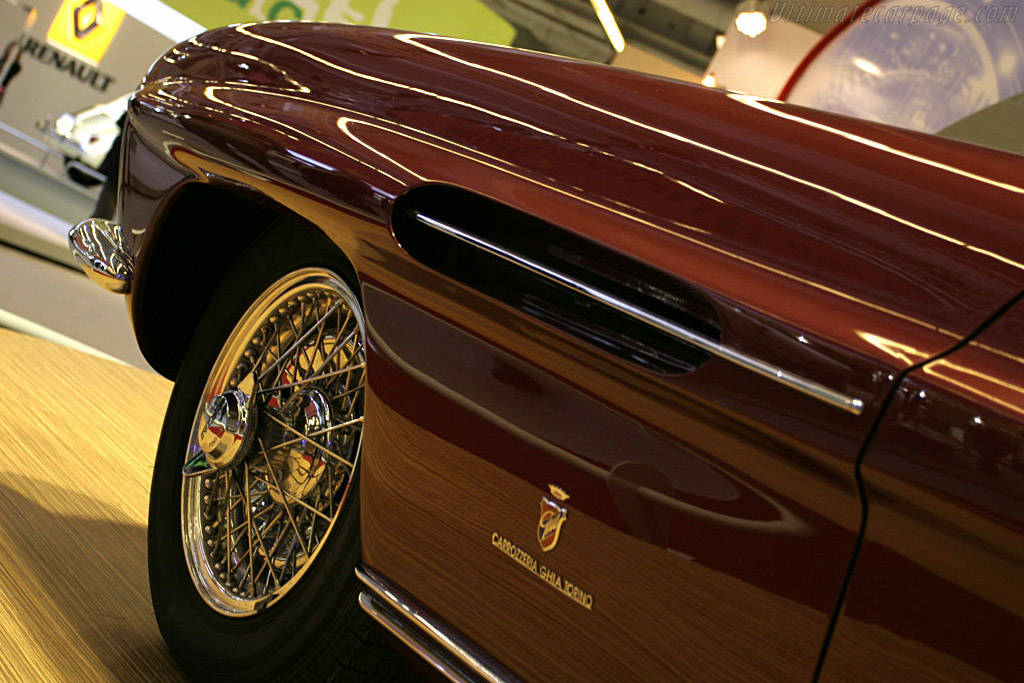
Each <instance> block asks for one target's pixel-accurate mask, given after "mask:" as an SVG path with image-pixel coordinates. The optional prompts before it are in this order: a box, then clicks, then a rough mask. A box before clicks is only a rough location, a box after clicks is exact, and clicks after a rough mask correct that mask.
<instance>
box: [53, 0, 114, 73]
mask: <svg viewBox="0 0 1024 683" xmlns="http://www.w3.org/2000/svg"><path fill="white" fill-rule="evenodd" d="M122 21H124V10H122V9H121V8H120V7H117V6H116V5H114V4H113V3H110V2H105V1H104V0H64V1H63V2H62V3H61V5H60V9H58V10H57V15H56V16H55V17H54V18H53V22H52V23H51V24H50V29H49V30H48V31H47V32H46V42H48V43H50V44H51V45H54V46H56V47H59V48H60V49H61V50H63V51H64V52H68V53H70V54H71V55H73V56H75V57H77V58H78V59H80V60H82V61H84V62H88V63H90V64H93V65H96V64H99V63H100V60H102V59H103V55H105V54H106V53H107V48H109V47H110V43H111V42H113V40H114V36H115V35H116V34H117V30H118V29H119V28H120V27H121V22H122Z"/></svg>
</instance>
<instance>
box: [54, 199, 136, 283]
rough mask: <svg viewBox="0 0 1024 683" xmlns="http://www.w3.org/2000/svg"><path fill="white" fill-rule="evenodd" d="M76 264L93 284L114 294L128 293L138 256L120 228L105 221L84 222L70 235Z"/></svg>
mask: <svg viewBox="0 0 1024 683" xmlns="http://www.w3.org/2000/svg"><path fill="white" fill-rule="evenodd" d="M68 246H69V247H70V248H71V254H72V256H74V257H75V261H76V262H77V263H78V265H79V266H80V267H81V268H82V270H83V271H85V274H86V275H88V276H89V279H91V280H92V281H93V282H95V283H96V284H98V285H99V286H101V287H103V288H104V289H106V290H109V291H111V292H114V293H115V294H127V293H128V292H130V291H131V289H132V279H133V278H134V277H135V254H133V253H132V250H131V249H130V248H129V247H128V245H127V244H125V242H124V238H123V236H122V234H121V226H120V225H118V224H117V223H114V222H113V221H108V220H104V219H102V218H90V219H88V220H84V221H82V222H81V223H79V224H78V225H76V226H75V227H73V228H71V231H70V232H69V233H68Z"/></svg>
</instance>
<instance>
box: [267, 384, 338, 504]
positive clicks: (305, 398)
mask: <svg viewBox="0 0 1024 683" xmlns="http://www.w3.org/2000/svg"><path fill="white" fill-rule="evenodd" d="M280 417H281V420H282V422H283V423H284V424H287V425H288V426H287V428H285V430H284V431H285V434H284V438H283V440H282V441H281V442H280V443H279V444H278V445H277V446H276V447H274V448H273V449H271V453H270V456H271V457H270V463H271V466H272V467H273V469H274V472H275V475H276V479H277V482H276V483H277V484H278V486H277V488H271V489H270V497H271V498H273V499H274V501H275V502H277V503H283V504H289V503H293V502H295V501H296V500H304V499H305V498H306V497H307V496H309V494H311V493H312V492H313V491H315V490H316V488H317V486H318V485H319V484H320V479H321V477H322V476H323V474H324V472H325V465H326V464H327V460H326V458H328V457H330V456H329V455H328V453H329V452H330V449H331V447H332V446H333V443H332V439H331V430H330V425H331V404H330V402H329V401H328V400H327V396H326V395H324V393H323V392H322V391H320V390H319V389H306V390H304V391H300V392H298V393H296V394H294V395H293V396H292V397H291V398H289V399H288V401H287V402H286V403H285V404H284V406H283V407H282V408H281V414H280Z"/></svg>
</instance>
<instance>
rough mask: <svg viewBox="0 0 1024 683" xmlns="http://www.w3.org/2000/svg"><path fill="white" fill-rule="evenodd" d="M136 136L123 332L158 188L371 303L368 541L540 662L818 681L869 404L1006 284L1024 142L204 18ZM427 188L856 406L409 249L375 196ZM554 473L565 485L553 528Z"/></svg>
mask: <svg viewBox="0 0 1024 683" xmlns="http://www.w3.org/2000/svg"><path fill="white" fill-rule="evenodd" d="M125 139H126V152H125V157H124V159H125V166H124V171H123V175H124V177H123V180H124V186H123V192H122V197H121V217H122V221H123V222H124V224H125V225H126V226H127V227H128V228H130V229H131V233H132V235H133V239H134V246H135V249H136V251H137V252H138V253H139V266H138V271H139V273H140V277H138V278H137V280H136V283H135V285H134V288H133V292H132V297H131V307H132V311H133V317H134V319H135V321H136V329H137V332H138V335H139V341H140V346H141V347H142V348H143V350H144V352H145V351H146V350H147V349H152V348H153V347H154V346H155V345H159V344H160V342H161V340H160V339H159V338H153V337H148V336H147V329H146V324H145V320H146V309H147V297H148V296H155V295H154V294H151V293H149V292H148V291H147V280H146V272H147V270H149V269H150V268H151V264H153V263H155V262H156V260H157V259H158V258H161V257H162V256H161V254H160V253H158V251H159V249H158V245H159V244H160V243H161V242H162V233H163V232H165V231H168V230H170V231H173V230H175V229H179V228H177V226H175V225H173V224H168V223H167V222H166V217H167V216H168V215H169V212H170V211H171V209H172V207H173V206H174V201H175V198H176V197H177V196H179V193H181V192H184V191H187V190H188V188H189V187H191V186H196V185H207V186H211V187H216V188H220V189H222V190H224V191H225V192H229V193H232V194H236V195H240V196H244V197H254V198H259V200H260V201H262V202H265V203H267V204H268V205H270V206H273V207H278V208H280V207H283V208H285V209H287V210H288V211H289V212H291V213H293V214H296V215H298V216H301V217H303V218H304V219H306V220H307V221H309V222H310V223H312V224H313V225H315V226H317V227H318V228H319V229H321V230H323V231H324V233H325V234H327V235H328V236H329V237H330V238H331V239H332V240H333V241H334V242H335V243H336V244H337V245H338V246H339V248H340V249H341V250H342V251H343V252H344V253H345V254H346V255H347V256H348V258H349V259H350V260H351V261H352V263H353V265H354V267H355V270H356V272H357V274H358V276H359V279H360V282H361V285H362V296H363V302H364V305H365V309H366V317H367V325H368V328H369V339H370V344H371V348H370V350H369V353H368V377H369V386H368V394H367V396H368V398H367V427H366V431H365V437H364V438H365V444H364V446H365V448H366V454H365V458H364V461H363V468H364V470H363V474H362V476H363V498H364V513H363V514H364V519H363V525H364V540H363V543H364V557H365V561H366V562H367V564H368V565H369V566H370V567H372V568H374V569H375V570H377V571H378V572H380V573H381V574H383V575H384V576H386V577H388V579H389V580H391V581H393V582H394V583H395V584H396V585H398V586H400V587H401V588H402V589H403V590H404V591H405V592H407V593H408V594H410V595H413V596H415V598H416V599H417V600H418V601H419V602H420V603H421V604H422V605H423V606H424V607H426V608H428V609H429V610H431V611H433V612H434V613H435V614H437V615H438V616H440V617H441V618H443V619H444V620H445V621H447V622H448V623H450V624H452V625H453V626H454V627H456V628H458V629H459V630H460V631H462V632H463V633H464V634H466V635H467V636H468V637H470V638H471V639H473V640H474V641H476V642H477V643H478V644H479V645H481V646H482V647H484V648H485V649H486V650H488V651H489V652H490V653H492V654H493V655H494V656H496V657H497V658H498V659H500V660H501V661H502V662H503V663H505V664H506V665H507V666H509V667H510V668H511V669H512V670H513V671H515V672H517V673H518V674H520V675H522V676H524V677H526V678H530V679H537V678H542V677H551V676H553V677H555V678H556V679H558V680H573V679H579V680H592V679H594V678H595V677H611V678H614V679H615V680H629V679H641V678H642V679H646V680H650V679H651V678H652V677H654V678H678V677H692V678H696V679H702V680H711V679H723V680H735V679H736V678H739V677H741V676H749V675H752V674H755V673H756V674H757V675H759V676H762V677H768V678H774V679H778V680H792V679H795V678H797V679H798V678H810V677H812V676H813V675H814V671H815V667H816V663H817V661H818V657H819V654H820V652H821V648H822V644H823V643H824V641H825V638H826V633H827V630H828V625H829V621H830V618H831V615H832V612H833V610H834V608H835V605H836V603H837V600H838V599H839V597H840V595H841V592H842V588H843V584H844V580H845V577H846V573H847V570H848V568H849V564H850V561H851V559H852V557H853V554H854V549H855V546H856V542H857V538H858V534H859V532H860V525H861V519H862V508H861V502H862V501H861V498H860V494H859V491H858V488H857V481H856V463H857V458H858V455H859V454H860V453H861V451H862V448H863V446H864V444H865V442H866V440H867V439H868V437H869V435H870V433H871V429H872V426H873V424H874V422H875V420H876V418H877V417H878V416H879V414H880V411H881V410H882V408H883V407H884V405H885V403H886V401H887V399H888V397H889V395H890V393H891V392H892V390H893V388H894V387H895V386H896V384H897V382H898V381H899V377H900V376H901V374H902V373H904V372H906V371H907V370H908V369H910V368H912V367H914V366H916V365H918V364H920V363H923V362H925V361H928V360H929V359H932V358H934V357H936V356H939V355H941V354H943V353H945V352H947V351H949V350H950V349H953V348H954V347H956V346H957V345H958V344H959V343H961V342H962V341H963V340H964V339H966V338H967V337H969V336H970V335H971V334H972V333H973V332H974V331H975V330H977V329H979V328H980V327H982V326H983V325H984V324H985V323H986V322H988V321H989V320H990V319H991V318H992V317H993V316H994V315H996V314H997V313H998V312H999V311H1000V310H1001V309H1002V307H1004V306H1005V305H1006V304H1007V303H1008V302H1010V301H1011V300H1012V299H1013V298H1014V297H1016V296H1017V295H1018V294H1019V293H1020V292H1021V291H1022V290H1024V265H1022V262H1024V231H1020V230H1019V225H1020V218H1019V217H1020V215H1021V208H1022V206H1024V196H1022V195H1024V189H1022V188H1021V187H1020V185H1021V183H1022V181H1024V177H1022V174H1021V163H1020V160H1019V158H1017V157H1014V156H1012V155H1008V154H1003V153H999V152H993V151H986V150H981V149H979V148H975V147H972V146H970V145H966V144H962V143H956V142H951V141H943V140H938V139H936V138H933V137H930V136H927V135H919V134H914V133H910V132H907V131H901V130H896V129H892V128H887V127H884V126H880V125H876V124H872V123H867V122H862V121H853V120H849V119H844V118H842V117H838V116H832V115H828V114H824V113H820V112H814V111H810V110H806V109H801V108H798V107H792V106H788V105H784V104H781V103H776V102H771V101H766V100H761V99H757V98H749V97H745V96H741V95H737V94H734V93H723V92H716V91H712V90H708V89H702V88H697V87H693V86H688V85H684V84H679V83H675V82H671V81H667V80H663V79H657V78H653V77H649V76H644V75H640V74H635V73H630V72H625V71H619V70H615V69H610V68H607V67H603V66H600V65H594V64H586V63H582V62H575V61H572V60H566V59H563V58H557V57H551V56H546V55H539V54H534V53H525V52H521V51H516V50H510V49H506V48H499V47H494V46H486V45H480V44H475V43H469V42H466V41H458V40H452V39H445V38H440V37H436V36H424V35H418V34H403V33H397V32H393V31H383V30H376V29H360V28H353V27H337V26H326V25H311V24H301V25H299V24H285V23H275V24H265V25H240V26H236V27H231V28H226V29H220V30H217V31H213V32H209V33H207V34H203V35H202V36H199V37H197V38H194V39H192V40H190V41H188V42H186V43H183V44H182V45H179V46H178V47H176V48H174V49H173V50H172V51H171V52H169V53H168V54H167V55H166V56H165V57H164V58H163V60H161V61H158V62H157V64H156V65H154V68H153V69H152V71H151V72H150V74H149V75H148V76H147V78H146V80H145V81H144V83H143V85H142V87H141V88H140V90H139V91H138V92H137V93H136V95H135V96H134V98H133V100H132V103H131V105H130V108H129V121H128V130H127V133H126V138H125ZM436 188H444V189H445V191H452V190H453V189H454V190H455V191H459V192H465V193H471V194H472V195H473V196H474V197H477V198H481V200H482V201H486V202H491V203H492V204H493V206H494V207H496V209H500V211H506V210H508V211H511V212H513V214H514V215H519V214H521V215H523V216H526V215H529V217H530V218H531V220H536V221H539V222H541V223H543V224H544V225H546V226H549V228H550V229H551V230H553V231H555V232H556V233H558V234H566V235H572V236H573V237H574V238H578V239H582V240H584V241H585V242H587V243H590V244H597V245H602V247H603V248H606V249H607V250H608V253H609V254H612V255H613V256H614V257H615V258H616V259H619V258H621V259H623V262H624V263H632V264H635V266H636V267H637V268H638V269H639V268H641V267H642V268H644V269H649V270H650V271H651V272H657V273H660V274H663V276H664V277H666V278H668V279H671V280H673V281H675V282H678V283H679V285H680V286H681V287H685V288H686V289H687V291H690V292H693V293H694V296H695V297H697V298H699V299H700V300H701V301H702V302H703V303H704V304H706V306H707V307H708V308H709V309H710V310H711V311H713V314H714V315H713V317H714V324H715V326H716V328H717V331H716V334H717V335H718V336H719V338H720V339H721V341H722V343H723V344H726V345H728V346H729V348H731V349H734V350H736V351H737V352H741V353H743V354H747V355H749V356H751V357H755V358H757V359H760V360H762V361H764V362H766V363H769V364H771V365H773V366H777V367H780V368H783V369H785V370H787V371H792V372H794V373H797V374H799V375H801V376H803V377H808V378H811V379H813V380H814V381H816V382H818V383H821V384H823V385H824V386H827V387H829V388H831V389H834V390H836V391H840V392H843V393H845V394H848V395H850V396H853V397H855V398H856V399H859V400H860V401H862V402H863V408H862V410H860V411H859V414H854V413H851V412H844V411H842V410H839V409H837V408H836V407H835V406H832V405H829V404H827V403H823V402H821V401H819V400H818V399H816V398H814V397H811V396H808V395H806V394H804V393H801V392H798V391H795V390H794V389H793V388H792V387H791V386H787V385H785V384H782V383H780V382H778V381H776V378H772V377H766V376H764V375H763V374H758V373H755V372H751V371H750V370H749V369H746V368H744V367H741V366H739V365H736V364H734V363H732V362H730V361H728V360H726V359H723V358H719V357H711V358H710V359H708V360H707V361H706V362H704V363H702V364H700V365H699V366H698V367H696V368H694V369H692V370H690V371H688V372H681V373H670V374H665V373H659V372H654V371H651V370H650V369H645V368H639V367H638V366H637V365H636V364H635V363H632V362H630V361H629V360H627V359H623V358H619V357H616V356H614V355H612V354H609V353H608V352H607V351H605V350H603V349H601V348H598V347H595V346H594V345H593V344H592V343H589V342H588V341H587V340H586V339H583V338H581V337H579V336H578V335H574V334H571V333H567V332H566V331H565V330H561V329H556V328H554V327H552V326H551V325H550V324H548V323H547V322H545V321H543V320H541V319H539V318H538V317H537V316H536V315H533V314H531V313H530V312H529V311H526V310H523V309H521V308H516V307H514V306H510V305H508V304H506V303H502V302H499V301H497V300H495V299H494V298H493V297H491V296H489V295H488V294H487V293H486V292H484V291H482V290H481V289H480V288H478V287H475V286H474V285H473V284H472V283H467V282H462V281H459V280H458V279H457V278H453V277H450V274H448V273H445V272H441V271H439V270H438V269H437V268H435V267H433V266H431V265H429V264H426V263H424V262H422V261H421V260H417V258H414V257H413V256H412V255H411V254H410V252H409V251H407V250H406V249H403V247H402V245H400V244H399V241H398V240H396V238H395V235H394V234H393V233H394V231H395V228H396V226H397V225H398V224H397V222H396V221H400V220H405V219H406V218H407V216H404V215H396V214H395V211H396V210H397V209H396V208H395V207H396V206H401V205H402V203H401V202H400V201H399V200H400V199H402V198H406V199H407V198H409V197H411V196H413V194H412V193H411V191H412V190H417V191H426V192H432V191H434V189H436ZM396 202H397V203H396ZM451 215H452V216H453V220H459V221H462V222H463V227H465V228H466V229H470V230H473V229H477V228H481V227H483V226H484V225H485V224H486V223H487V218H488V217H487V215H486V214H483V215H481V214H468V213H467V214H463V213H460V210H459V207H458V206H455V207H453V208H452V209H451ZM513 223H514V221H513ZM523 225H526V223H523ZM524 230H525V228H524ZM216 256H217V254H216V252H215V251H214V252H213V253H212V254H207V253H203V252H202V251H201V250H199V251H198V252H197V253H196V254H194V258H195V259H196V262H197V263H203V264H204V267H205V264H206V263H210V264H212V267H216ZM551 485H556V486H557V487H560V489H561V490H563V491H564V492H567V493H568V494H569V498H568V500H566V501H562V502H561V503H554V501H553V497H555V494H554V493H553V492H552V489H550V486H551ZM545 498H547V499H548V502H549V503H554V504H555V505H559V506H560V507H563V508H564V509H565V510H566V511H567V513H566V516H565V519H564V521H563V525H562V528H561V529H560V531H559V536H558V542H557V545H556V547H554V548H552V549H549V550H548V551H545V550H543V549H542V547H541V545H540V537H539V536H538V530H539V529H540V527H541V521H542V516H541V515H542V512H543V508H542V505H545V504H544V503H543V502H542V501H543V500H544V499H545ZM549 509H550V508H549ZM527 555H529V559H528V558H527ZM535 563H536V566H535ZM541 564H543V565H544V567H545V571H543V572H542V571H541V569H540V565H541ZM547 569H550V570H553V571H554V572H555V573H556V574H557V580H556V579H555V578H554V575H552V574H551V573H550V572H549V571H547ZM567 582H572V584H574V585H575V586H576V587H577V589H579V590H576V591H574V590H572V589H566V583H567ZM552 584H555V585H552ZM558 585H561V588H562V589H561V590H558ZM580 591H582V593H581V592H580ZM584 594H585V595H584ZM567 595H568V597H567ZM587 596H589V599H588V597H587ZM588 600H589V605H588V604H587V603H588ZM638 661H640V662H643V665H642V666H641V665H638V663H637V662H638Z"/></svg>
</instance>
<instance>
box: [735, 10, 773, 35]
mask: <svg viewBox="0 0 1024 683" xmlns="http://www.w3.org/2000/svg"><path fill="white" fill-rule="evenodd" d="M767 28H768V17H766V16H765V15H764V12H762V11H761V10H755V11H753V12H740V13H739V14H737V15H736V30H737V31H739V32H740V33H742V34H743V35H745V36H749V37H751V38H757V37H758V36H759V35H761V34H762V33H764V32H765V29H767Z"/></svg>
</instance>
